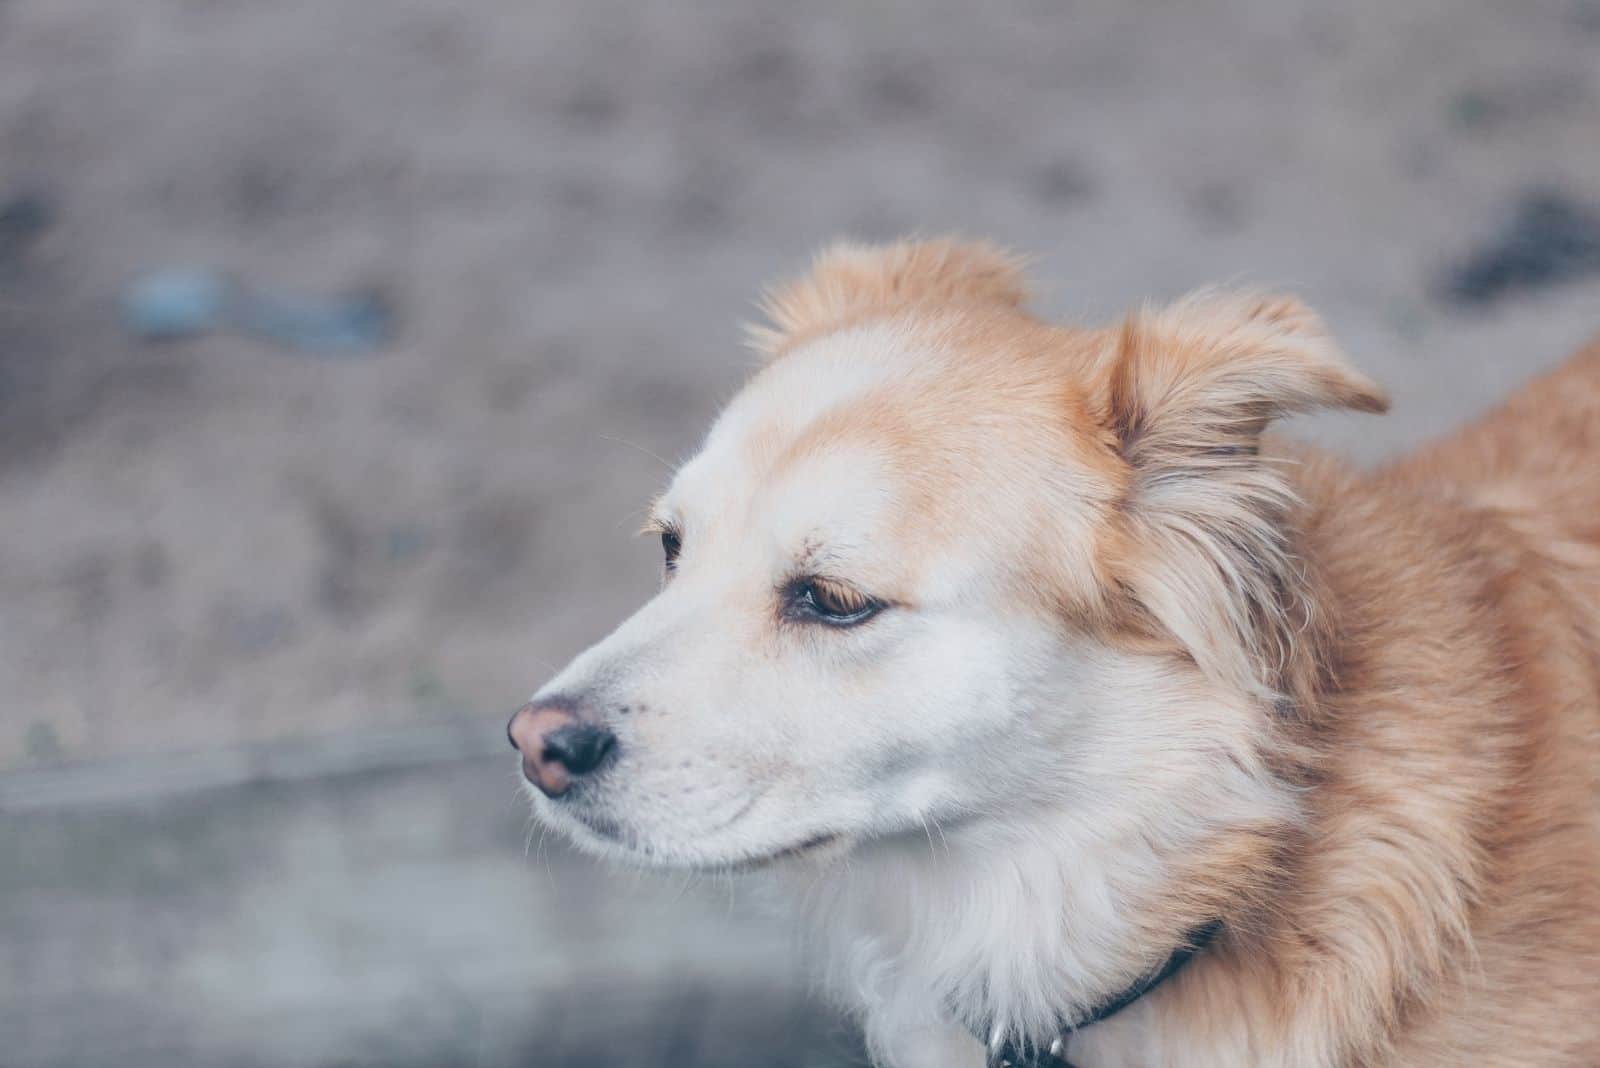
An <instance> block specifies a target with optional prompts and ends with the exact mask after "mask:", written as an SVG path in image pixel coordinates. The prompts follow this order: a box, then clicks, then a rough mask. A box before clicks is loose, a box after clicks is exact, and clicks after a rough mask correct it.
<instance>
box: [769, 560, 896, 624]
mask: <svg viewBox="0 0 1600 1068" xmlns="http://www.w3.org/2000/svg"><path fill="white" fill-rule="evenodd" d="M781 597H782V601H783V604H782V615H783V617H784V618H786V619H790V620H796V621H811V622H817V623H823V624H826V625H827V626H831V627H841V628H843V627H853V626H856V625H857V624H860V623H865V622H866V621H868V620H869V619H872V618H873V617H874V616H877V615H878V614H879V613H881V612H882V611H884V610H885V609H887V608H891V607H893V606H894V605H893V602H891V601H887V600H884V599H882V598H878V597H874V596H872V595H871V594H869V593H866V592H865V591H863V590H862V589H861V588H860V587H859V586H856V585H855V584H854V583H851V582H846V581H844V580H842V579H836V578H833V577H831V576H827V575H818V574H814V573H806V574H801V575H798V576H796V577H795V578H792V579H790V580H789V581H788V582H787V583H785V584H784V585H783V587H782V592H781Z"/></svg>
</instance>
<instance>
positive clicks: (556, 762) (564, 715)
mask: <svg viewBox="0 0 1600 1068" xmlns="http://www.w3.org/2000/svg"><path fill="white" fill-rule="evenodd" d="M506 736H507V737H508V738H510V739H511V746H512V748H513V749H515V750H517V751H518V752H519V753H521V754H522V773H523V774H524V775H526V776H527V778H528V781H529V782H531V783H533V785H535V786H537V787H538V788H539V789H540V790H542V791H543V792H544V795H545V796H546V797H560V796H561V795H562V794H564V793H566V792H567V791H568V790H570V789H572V784H573V782H574V781H575V780H576V779H577V778H578V777H580V776H583V775H587V774H589V773H591V772H593V771H595V770H597V769H598V768H600V767H601V765H603V764H604V763H605V762H606V759H607V758H608V757H610V756H611V754H612V753H613V752H615V751H616V748H617V736H616V735H615V734H613V733H611V732H610V731H609V730H607V729H606V728H604V727H602V726H600V725H599V724H597V723H591V722H589V721H587V720H585V719H582V718H581V717H580V716H579V715H578V709H577V705H576V704H575V703H574V702H572V701H570V700H568V699H565V698H552V699H550V700H546V701H541V702H538V703H536V704H526V705H523V706H522V707H521V708H519V709H517V711H516V714H515V715H513V716H512V717H511V722H510V723H508V724H506Z"/></svg>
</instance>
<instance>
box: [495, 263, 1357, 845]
mask: <svg viewBox="0 0 1600 1068" xmlns="http://www.w3.org/2000/svg"><path fill="white" fill-rule="evenodd" d="M1024 296H1025V294H1024V290H1023V285H1022V281H1021V277H1020V273H1019V271H1018V269H1017V267H1016V265H1015V264H1014V263H1013V261H1011V260H1010V259H1009V258H1007V257H1006V256H1004V255H1003V254H1001V253H1000V252H998V251H997V250H994V249H992V248H989V247H986V246H965V245H958V244H953V243H949V242H924V243H906V244H898V245H892V246H887V247H881V248H864V247H857V246H841V247H838V248H835V249H833V250H831V251H829V252H828V253H826V254H825V255H823V256H822V257H821V258H820V259H819V261H818V262H817V264H816V265H815V267H814V269H813V270H812V272H811V274H810V275H808V276H807V277H805V278H804V279H802V280H800V281H798V282H796V283H793V284H791V285H789V286H788V287H786V288H783V289H780V290H778V291H777V292H775V293H774V294H773V296H772V297H771V299H770V301H769V302H768V314H769V316H770V323H769V325H767V326H765V327H762V328H760V329H759V330H757V331H756V332H755V334H754V340H755V343H756V346H757V347H758V348H759V349H760V350H761V351H762V352H763V354H764V355H765V357H766V364H765V366H764V367H763V368H762V369H761V370H760V371H759V372H758V373H757V374H756V375H755V376H754V377H753V378H752V380H751V381H750V382H749V383H748V385H746V387H745V388H744V390H743V391H742V392H741V393H740V394H739V395H738V396H737V397H736V398H735V399H734V400H733V402H732V403H731V404H730V405H729V406H728V407H727V409H726V410H725V411H724V412H723V413H722V415H721V417H720V418H719V419H718V420H717V422H716V424H715V425H714V426H713V427H712V429H711V432H710V434H709V435H708V436H707V438H706V441H705V444H704V446H703V448H702V449H701V451H700V452H699V454H698V455H697V456H695V457H694V458H693V459H692V460H690V461H689V462H688V463H687V464H685V465H684V466H683V467H682V469H681V470H679V471H678V473H677V476H676V477H675V478H674V479H673V480H672V483H671V485H670V486H669V487H668V488H667V489H666V491H665V492H664V493H663V494H662V495H661V496H660V498H659V499H658V500H657V501H656V503H655V505H654V509H653V512H652V518H651V520H650V525H649V529H650V531H651V532H652V533H653V534H655V535H656V536H658V537H659V540H660V542H661V546H662V549H663V551H664V554H665V568H666V580H665V582H664V584H663V586H662V589H661V591H660V593H658V594H657V595H656V596H655V597H654V598H653V599H652V600H651V601H650V602H649V603H648V604H646V605H644V606H643V607H642V608H641V609H639V611H638V612H637V613H636V614H635V615H634V616H633V617H632V618H630V619H628V620H627V621H626V622H624V623H623V624H622V625H621V626H620V627H619V628H618V629H617V630H616V631H615V632H614V633H612V634H611V635H610V636H609V637H607V638H605V639H604V640H603V641H601V642H600V643H599V644H597V645H595V646H594V647H592V648H590V649H589V650H588V651H586V652H584V653H583V654H581V655H580V656H578V657H577V659H575V660H574V661H573V662H572V663H571V664H570V665H569V666H568V667H567V668H566V669H565V670H563V671H562V672H561V673H560V674H559V675H558V676H557V677H556V678H555V679H554V680H553V681H551V682H550V683H549V684H548V685H547V686H545V687H544V688H543V689H542V690H541V691H540V692H539V693H538V694H537V695H536V696H535V698H534V699H533V701H532V702H531V703H530V704H529V705H528V706H527V707H526V708H524V709H523V710H521V711H520V712H519V713H518V715H517V716H516V717H515V718H514V719H513V721H512V724H511V734H512V740H513V743H514V744H515V745H517V747H518V748H519V749H520V750H521V752H522V759H523V766H524V770H525V772H526V773H527V775H528V777H529V779H530V781H531V782H532V783H533V784H535V785H537V786H538V787H540V789H539V790H538V791H532V793H533V799H534V802H535V805H536V808H537V810H538V813H539V815H540V816H541V817H542V818H543V819H545V820H546V821H547V822H548V823H550V824H552V825H554V826H556V827H558V828H560V829H561V830H564V831H566V832H567V833H568V834H569V835H571V836H572V837H573V838H574V839H576V840H577V841H578V842H579V843H580V844H582V845H584V846H586V847H589V848H591V849H594V850H596V851H598V852H602V853H606V854H610V855H613V856H624V857H628V858H633V859H638V860H642V861H646V862H654V863H662V864H674V865H688V866H741V865H752V864H758V863H761V862H765V861H768V860H772V859H775V858H782V857H788V856H793V855H796V854H799V853H806V852H813V853H816V854H818V855H827V854H829V853H838V852H842V851H844V850H847V849H850V848H852V847H856V846H859V845H861V844H862V843H866V842H871V841H876V840H886V839H894V838H896V837H897V836H903V835H906V834H908V833H910V834H915V835H918V836H920V835H922V834H924V832H925V829H926V828H927V827H928V826H929V825H930V823H937V824H939V825H941V826H948V825H952V824H958V823H966V822H975V821H983V820H1001V821H1003V820H1006V819H1007V817H1008V815H1010V814H1012V813H1015V812H1017V811H1018V807H1019V806H1021V805H1030V806H1038V805H1040V804H1041V803H1045V804H1049V805H1052V806H1055V807H1060V806H1072V805H1080V806H1082V807H1083V809H1084V810H1085V811H1089V810H1094V811H1104V812H1116V811H1145V812H1149V811H1152V810H1155V809H1157V808H1160V809H1163V810H1165V811H1169V812H1178V813H1181V812H1183V811H1184V810H1185V806H1184V803H1183V800H1182V798H1183V796H1184V795H1183V793H1182V791H1184V790H1186V789H1188V788H1189V787H1190V786H1192V784H1193V782H1194V778H1195V776H1199V775H1204V774H1209V773H1211V772H1210V769H1214V768H1215V766H1216V764H1217V762H1218V760H1219V758H1220V759H1221V760H1222V761H1224V762H1231V763H1232V764H1234V765H1238V764H1240V763H1241V762H1242V763H1245V764H1248V763H1249V762H1251V761H1252V760H1255V759H1257V756H1258V754H1257V752H1256V742H1257V740H1258V735H1259V734H1260V733H1261V732H1262V731H1263V730H1264V727H1263V721H1264V720H1265V719H1266V718H1267V717H1270V715H1272V707H1273V703H1274V698H1275V697H1276V695H1277V691H1278V690H1279V688H1280V686H1279V684H1280V681H1281V679H1280V672H1281V669H1282V665H1283V663H1284V661H1285V658H1286V657H1287V656H1288V655H1289V652H1290V649H1291V647H1292V645H1293V643H1294V641H1295V632H1296V629H1297V628H1298V627H1302V626H1304V625H1305V624H1306V620H1305V618H1304V610H1303V606H1302V605H1301V603H1300V596H1301V590H1300V577H1299V573H1298V569H1297V566H1296V564H1295V562H1294V560H1293V559H1292V552H1291V550H1290V548H1289V546H1288V544H1287V540H1286V533H1285V529H1284V520H1285V515H1286V511H1287V508H1288V505H1289V495H1288V493H1287V489H1286V484H1285V482H1284V481H1283V479H1282V476H1281V473H1280V471H1279V469H1278V468H1277V467H1276V466H1274V464H1273V463H1272V462H1270V461H1268V460H1266V459H1263V458H1262V457H1261V456H1260V455H1259V453H1258V444H1259V438H1260V434H1261V431H1262V429H1263V427H1264V426H1265V425H1266V424H1267V422H1268V421H1269V420H1271V419H1272V418H1273V417H1274V416H1277V415H1279V414H1282V413H1285V412H1288V411H1293V410H1302V409H1309V408H1313V407H1317V406H1325V405H1342V406H1348V407H1355V408H1362V409H1367V410H1379V409H1381V408H1382V407H1383V405H1384V401H1383V398H1382V395H1381V393H1380V392H1379V391H1378V389H1377V387H1376V386H1374V385H1373V384H1372V383H1371V382H1369V381H1368V380H1366V379H1365V378H1363V377H1362V376H1361V375H1359V374H1358V373H1357V372H1355V371H1353V370H1352V369H1351V368H1350V367H1348V366H1347V365H1346V364H1345V363H1344V362H1343V360H1342V359H1341V358H1340V357H1339V355H1338V354H1337V353H1336V352H1335V351H1334V349H1333V348H1332V346H1331V345H1330V344H1329V342H1328V341H1327V340H1326V338H1325V337H1324V335H1323V332H1322V329H1321V326H1320V324H1319V323H1318V321H1317V320H1316V318H1315V317H1314V316H1312V315H1311V314H1310V313H1309V312H1308V311H1307V310H1306V309H1305V308H1304V307H1302V306H1301V305H1300V304H1298V303H1297V302H1295V301H1293V300H1289V299H1282V298H1262V297H1260V296H1258V295H1230V294H1207V295H1200V296H1196V297H1191V298H1189V299H1186V300H1184V301H1181V302H1179V303H1177V304H1175V305H1172V306H1170V307H1168V308H1165V309H1162V310H1146V311H1143V312H1140V313H1138V314H1136V315H1133V316H1131V317H1130V318H1129V319H1128V320H1127V321H1126V322H1125V323H1124V324H1122V325H1121V326H1120V327H1117V328H1111V329H1106V330H1076V329H1065V328H1061V327H1057V326H1052V325H1049V324H1046V323H1044V322H1041V321H1040V320H1038V319H1036V318H1034V317H1032V316H1031V315H1030V314H1028V312H1027V311H1026V310H1025V309H1024Z"/></svg>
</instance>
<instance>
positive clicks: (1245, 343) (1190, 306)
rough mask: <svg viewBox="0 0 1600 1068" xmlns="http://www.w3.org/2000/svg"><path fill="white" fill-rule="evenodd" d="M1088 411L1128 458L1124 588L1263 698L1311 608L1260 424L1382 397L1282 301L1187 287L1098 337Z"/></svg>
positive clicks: (1198, 657)
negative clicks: (1190, 291) (1097, 368)
mask: <svg viewBox="0 0 1600 1068" xmlns="http://www.w3.org/2000/svg"><path fill="white" fill-rule="evenodd" d="M1108 350H1109V351H1108V354H1107V359H1106V363H1105V364H1103V365H1102V371H1101V375H1100V382H1099V386H1098V389H1097V403H1098V415H1099V418H1100V420H1101V421H1102V423H1103V426H1104V428H1105V430H1106V431H1107V432H1108V433H1109V435H1110V436H1111V438H1112V439H1113V441H1114V442H1115V445H1116V447H1117V449H1118V450H1119V451H1120V453H1121V455H1122V457H1123V459H1124V460H1125V462H1126V463H1127V464H1128V469H1129V476H1130V477H1129V479H1128V487H1129V488H1128V491H1127V499H1126V501H1125V502H1124V508H1123V509H1122V514H1123V515H1124V516H1125V518H1126V520H1127V523H1128V526H1129V534H1130V535H1131V538H1130V543H1131V545H1132V546H1133V547H1134V551H1133V553H1132V554H1131V557H1130V559H1129V560H1128V561H1126V567H1127V574H1125V575H1124V576H1123V581H1124V583H1125V584H1126V586H1127V588H1128V589H1129V590H1130V591H1131V592H1132V593H1133V595H1134V596H1135V597H1136V598H1137V600H1138V601H1139V603H1140V606H1141V607H1142V608H1143V610H1144V611H1145V612H1147V613H1148V614H1149V615H1151V616H1153V617H1154V618H1155V620H1156V621H1158V623H1159V624H1160V625H1161V627H1162V628H1163V629H1165V630H1166V631H1168V632H1169V633H1171V634H1172V635H1173V636H1174V637H1175V638H1177V639H1178V640H1179V641H1180V642H1181V643H1182V644H1183V645H1184V646H1185V647H1186V648H1187V649H1188V651H1189V652H1190V654H1191V655H1192V656H1193V657H1194V659H1195V661H1196V663H1197V664H1199V666H1200V667H1201V668H1202V670H1204V671H1205V672H1206V673H1207V674H1208V675H1211V676H1212V677H1214V678H1216V679H1217V680H1219V681H1221V682H1224V683H1226V684H1229V685H1231V686H1233V687H1236V688H1238V689H1240V690H1242V691H1245V692H1249V693H1252V694H1256V695H1259V696H1263V697H1273V698H1277V697H1280V696H1282V694H1283V691H1284V690H1286V689H1293V688H1294V687H1293V686H1291V685H1287V684H1286V678H1285V676H1286V672H1288V671H1289V669H1290V667H1291V664H1292V662H1293V661H1294V660H1295V657H1296V655H1297V653H1298V652H1301V651H1302V650H1299V649H1297V636H1303V635H1305V634H1306V622H1307V620H1309V619H1312V618H1314V617H1315V615H1316V610H1315V605H1314V604H1313V603H1312V600H1313V596H1314V594H1313V591H1312V590H1311V589H1310V588H1309V586H1308V582H1307V578H1306V575H1305V569H1304V567H1303V566H1302V565H1301V562H1300V561H1298V560H1297V558H1296V555H1295V549H1294V545H1293V540H1294V539H1293V535H1292V531H1290V530H1289V517H1290V513H1291V511H1292V507H1293V504H1294V501H1295V497H1294V492H1293V489H1292V487H1291V485H1290V484H1289V482H1288V480H1287V479H1286V478H1285V477H1284V473H1283V470H1282V467H1281V465H1280V464H1278V463H1276V462H1274V461H1272V460H1269V459H1265V458H1263V457H1262V456H1261V455H1260V444H1261V434H1262V431H1263V430H1264V428H1265V427H1266V426H1267V424H1268V423H1270V422H1271V421H1272V420H1273V419H1276V418H1278V417H1280V416H1283V415H1287V414H1290V413H1293V412H1299V411H1308V410H1311V409H1316V408H1352V409H1356V410H1359V411H1367V412H1381V411H1384V410H1386V409H1387V407H1388V401H1387V399H1386V398H1385V396H1384V393H1383V391H1382V390H1381V389H1380V388H1379V386H1378V385H1377V384H1376V383H1374V382H1373V381H1372V380H1370V379H1369V378H1367V377H1366V376H1365V375H1363V374H1361V373H1360V372H1359V371H1357V370H1355V369H1354V368H1353V367H1351V366H1350V365H1349V363H1348V362H1346V360H1345V358H1344V356H1343V355H1342V354H1341V353H1340V352H1339V350H1338V349H1337V348H1336V347H1335V345H1334V344H1333V342H1332V341H1331V340H1330V339H1329V337H1328V334H1327V331H1326V330H1325V328H1324V327H1323V325H1322V322H1321V320H1320V319H1319V318H1318V317H1317V316H1316V315H1315V314H1314V313H1313V312H1312V311H1311V310H1310V309H1308V308H1307V307H1306V306H1305V305H1304V304H1302V303H1301V302H1300V301H1298V300H1297V299H1295V298H1293V297H1286V296H1274V295H1263V294H1259V293H1248V292H1246V293H1230V292H1215V291H1211V292H1202V293H1198V294H1194V295H1192V296H1189V297H1186V298H1184V299H1182V300H1179V301H1177V302H1176V303H1174V304H1172V305H1170V306H1168V307H1166V308H1161V309H1144V310H1141V311H1140V312H1137V313H1135V314H1134V315H1131V316H1130V317H1129V318H1128V319H1127V321H1126V322H1124V324H1123V325H1122V327H1121V329H1120V330H1119V331H1116V332H1115V334H1114V336H1112V337H1111V338H1110V339H1109V341H1108Z"/></svg>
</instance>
